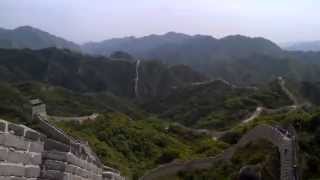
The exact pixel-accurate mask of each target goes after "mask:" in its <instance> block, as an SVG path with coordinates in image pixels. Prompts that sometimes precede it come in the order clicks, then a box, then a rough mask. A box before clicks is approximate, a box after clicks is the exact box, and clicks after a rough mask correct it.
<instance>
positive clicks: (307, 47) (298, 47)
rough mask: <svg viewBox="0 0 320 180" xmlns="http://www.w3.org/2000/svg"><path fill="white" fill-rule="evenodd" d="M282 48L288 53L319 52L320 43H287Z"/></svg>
mask: <svg viewBox="0 0 320 180" xmlns="http://www.w3.org/2000/svg"><path fill="white" fill-rule="evenodd" d="M282 47H283V48H284V49H287V50H290V51H320V41H305V42H296V43H287V44H284V45H283V46H282Z"/></svg>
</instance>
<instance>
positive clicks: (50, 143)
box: [44, 139, 70, 152]
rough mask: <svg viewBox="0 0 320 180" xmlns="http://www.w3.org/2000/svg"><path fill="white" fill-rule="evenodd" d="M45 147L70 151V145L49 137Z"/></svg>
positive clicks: (51, 149)
mask: <svg viewBox="0 0 320 180" xmlns="http://www.w3.org/2000/svg"><path fill="white" fill-rule="evenodd" d="M44 149H45V150H47V151H54V150H56V151H60V152H69V149H70V148H69V146H68V145H66V144H63V143H61V142H58V141H56V140H53V139H47V140H46V141H45V143H44Z"/></svg>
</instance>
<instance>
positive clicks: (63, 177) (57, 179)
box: [40, 170, 68, 180]
mask: <svg viewBox="0 0 320 180" xmlns="http://www.w3.org/2000/svg"><path fill="white" fill-rule="evenodd" d="M40 177H41V179H48V180H68V174H67V173H65V172H61V171H55V170H43V171H41V176H40Z"/></svg>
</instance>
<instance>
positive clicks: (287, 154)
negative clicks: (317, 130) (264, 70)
mask: <svg viewBox="0 0 320 180" xmlns="http://www.w3.org/2000/svg"><path fill="white" fill-rule="evenodd" d="M222 82H225V81H222ZM278 82H279V85H280V88H281V89H282V91H283V92H284V93H285V94H286V95H287V96H288V98H289V99H290V101H292V103H293V105H289V106H285V107H281V108H278V109H267V108H264V107H257V109H256V111H255V112H254V113H253V114H252V115H251V116H250V117H248V118H246V119H244V120H242V121H241V124H245V123H248V122H250V121H252V120H254V119H255V118H257V117H258V116H259V115H260V114H262V113H275V112H283V111H290V110H295V109H297V108H298V107H299V106H300V105H299V102H298V100H297V99H296V97H295V96H294V95H293V94H292V93H291V92H290V91H289V89H287V87H286V86H285V80H284V79H283V78H282V77H278ZM225 83H226V84H227V85H230V83H228V82H225ZM196 85H198V84H196ZM200 85H202V84H201V83H200ZM231 87H232V88H235V86H231ZM177 125H178V126H181V127H183V128H186V129H189V130H190V131H192V132H193V133H196V134H206V135H211V136H212V137H213V139H218V138H220V137H221V136H223V135H224V134H225V133H227V132H228V131H221V132H213V131H210V130H207V129H191V128H187V127H184V126H183V125H180V124H177ZM296 136H297V134H296V132H295V131H294V130H290V132H289V131H288V130H284V129H280V128H275V127H272V126H269V125H259V126H257V127H255V128H253V129H252V130H250V131H249V132H247V133H246V134H245V135H244V136H242V138H241V139H240V140H239V141H238V143H237V144H235V145H233V146H232V147H230V148H228V149H226V150H225V151H224V152H222V153H221V154H219V155H217V156H215V157H209V158H203V159H196V160H191V161H186V162H184V161H173V162H171V163H168V164H163V165H160V166H159V167H157V168H155V169H152V170H150V171H148V172H146V173H145V175H144V176H143V177H141V179H140V180H155V179H159V178H161V177H165V176H168V175H176V174H177V173H178V172H182V171H193V170H199V169H210V168H211V167H212V165H213V164H214V163H217V162H219V161H230V159H231V158H232V156H233V154H234V153H235V151H236V150H237V149H238V148H241V147H244V146H245V145H247V144H248V143H250V142H253V141H256V140H259V139H265V140H268V141H269V142H271V143H272V144H274V145H275V146H277V147H278V151H279V153H280V162H281V174H280V180H298V179H299V175H298V170H297V167H298V158H297V149H298V147H297V143H296V138H297V137H296Z"/></svg>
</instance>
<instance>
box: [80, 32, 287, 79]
mask: <svg viewBox="0 0 320 180" xmlns="http://www.w3.org/2000/svg"><path fill="white" fill-rule="evenodd" d="M82 48H83V51H84V52H87V53H91V54H99V55H109V54H111V53H112V52H114V51H125V52H128V53H129V54H132V55H133V56H135V57H138V58H142V59H157V60H160V61H162V62H165V63H166V64H170V65H175V64H185V65H189V66H191V67H192V68H193V69H195V70H197V71H199V72H201V73H205V74H207V75H211V74H212V70H211V69H210V68H211V66H212V64H215V62H217V61H229V60H234V59H240V58H247V57H251V56H252V55H255V54H259V55H268V56H273V57H281V56H283V54H284V51H283V50H282V49H281V48H280V47H278V46H277V45H276V44H275V43H273V42H271V41H269V40H267V39H264V38H250V37H245V36H241V35H235V36H227V37H225V38H222V39H216V38H213V37H211V36H204V35H195V36H190V35H186V34H181V33H174V32H170V33H167V34H164V35H150V36H145V37H141V38H135V37H127V38H118V39H111V40H106V41H103V42H99V43H89V44H85V45H84V46H83V47H82Z"/></svg>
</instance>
